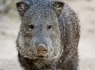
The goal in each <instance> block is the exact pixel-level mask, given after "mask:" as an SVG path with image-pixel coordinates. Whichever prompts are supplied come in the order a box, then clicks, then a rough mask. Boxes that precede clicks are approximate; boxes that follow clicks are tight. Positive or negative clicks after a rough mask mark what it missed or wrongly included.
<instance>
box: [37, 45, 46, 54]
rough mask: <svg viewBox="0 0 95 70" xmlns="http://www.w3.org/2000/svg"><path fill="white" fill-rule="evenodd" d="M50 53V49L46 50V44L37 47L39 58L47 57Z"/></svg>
mask: <svg viewBox="0 0 95 70" xmlns="http://www.w3.org/2000/svg"><path fill="white" fill-rule="evenodd" d="M47 53H48V49H47V48H46V46H45V45H44V44H39V45H38V46H37V55H38V56H46V55H47Z"/></svg>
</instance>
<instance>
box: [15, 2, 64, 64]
mask: <svg viewBox="0 0 95 70" xmlns="http://www.w3.org/2000/svg"><path fill="white" fill-rule="evenodd" d="M63 5H64V4H63V3H62V2H57V1H56V2H50V3H49V2H48V3H40V2H39V3H37V4H32V3H29V2H25V1H21V2H18V3H17V9H18V11H19V14H20V16H21V21H22V24H21V28H20V31H19V35H18V38H17V49H18V52H19V53H20V55H21V56H22V57H23V58H29V59H38V60H42V61H41V62H45V63H46V62H48V63H49V62H50V63H51V62H57V61H58V59H59V58H60V56H61V54H62V52H63V48H62V47H61V39H60V30H59V25H58V17H59V16H60V14H61V12H62V9H63ZM41 62H39V63H41Z"/></svg>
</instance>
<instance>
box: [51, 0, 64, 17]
mask: <svg viewBox="0 0 95 70" xmlns="http://www.w3.org/2000/svg"><path fill="white" fill-rule="evenodd" d="M52 7H53V9H54V10H55V12H56V14H57V16H58V17H59V16H60V14H61V12H62V10H63V7H64V3H63V2H59V1H55V2H53V3H52Z"/></svg>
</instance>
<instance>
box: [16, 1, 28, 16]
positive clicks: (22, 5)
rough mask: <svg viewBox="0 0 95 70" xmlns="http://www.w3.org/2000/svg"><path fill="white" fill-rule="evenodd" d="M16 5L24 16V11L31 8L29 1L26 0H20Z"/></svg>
mask: <svg viewBox="0 0 95 70" xmlns="http://www.w3.org/2000/svg"><path fill="white" fill-rule="evenodd" d="M16 7H17V10H18V12H19V14H20V15H21V16H24V13H25V12H26V11H27V9H28V8H29V3H28V2H24V1H20V2H17V3H16Z"/></svg>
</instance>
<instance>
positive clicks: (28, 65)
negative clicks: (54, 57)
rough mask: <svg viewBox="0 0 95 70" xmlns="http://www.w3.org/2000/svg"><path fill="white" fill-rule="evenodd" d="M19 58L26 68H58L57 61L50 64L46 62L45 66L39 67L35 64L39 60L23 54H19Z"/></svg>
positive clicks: (31, 69) (46, 69)
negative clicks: (24, 56) (25, 56)
mask: <svg viewBox="0 0 95 70" xmlns="http://www.w3.org/2000/svg"><path fill="white" fill-rule="evenodd" d="M18 59H19V62H20V64H21V66H22V67H24V69H25V70H56V63H55V64H50V65H46V64H44V66H42V67H40V68H38V67H37V66H36V65H35V64H34V63H35V62H36V61H37V60H32V59H28V58H23V57H22V56H20V54H18Z"/></svg>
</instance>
